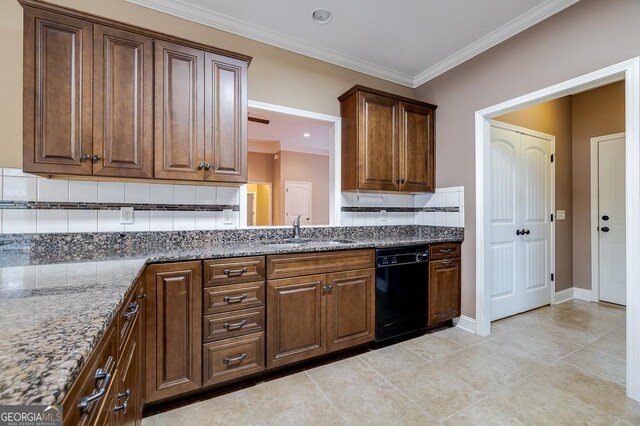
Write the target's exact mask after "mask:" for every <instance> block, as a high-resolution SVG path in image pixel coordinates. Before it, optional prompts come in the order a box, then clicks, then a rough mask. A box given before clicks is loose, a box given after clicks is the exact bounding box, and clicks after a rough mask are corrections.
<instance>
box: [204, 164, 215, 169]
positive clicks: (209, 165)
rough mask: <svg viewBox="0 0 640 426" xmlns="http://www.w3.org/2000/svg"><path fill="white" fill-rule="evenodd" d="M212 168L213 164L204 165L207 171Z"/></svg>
mask: <svg viewBox="0 0 640 426" xmlns="http://www.w3.org/2000/svg"><path fill="white" fill-rule="evenodd" d="M211 167H213V166H212V165H211V163H204V169H205V170H211Z"/></svg>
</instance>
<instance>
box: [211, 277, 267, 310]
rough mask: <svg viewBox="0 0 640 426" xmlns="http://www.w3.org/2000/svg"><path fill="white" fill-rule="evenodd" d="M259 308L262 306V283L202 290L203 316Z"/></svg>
mask: <svg viewBox="0 0 640 426" xmlns="http://www.w3.org/2000/svg"><path fill="white" fill-rule="evenodd" d="M260 306H264V282H256V283H246V284H234V285H227V286H224V287H209V288H205V289H204V313H205V315H208V314H217V313H220V312H229V311H236V310H238V309H244V308H257V307H260Z"/></svg>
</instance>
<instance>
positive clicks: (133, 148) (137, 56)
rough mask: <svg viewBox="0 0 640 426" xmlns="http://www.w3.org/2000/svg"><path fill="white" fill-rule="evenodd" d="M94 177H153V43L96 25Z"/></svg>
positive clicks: (146, 39) (137, 36)
mask: <svg viewBox="0 0 640 426" xmlns="http://www.w3.org/2000/svg"><path fill="white" fill-rule="evenodd" d="M93 31H94V32H93V36H94V44H93V46H94V59H93V107H94V108H93V163H94V164H93V174H94V175H99V176H121V177H138V178H151V177H153V44H152V40H151V39H150V38H148V37H144V36H141V35H138V34H134V33H130V32H127V31H121V30H117V29H115V28H110V27H105V26H102V25H95V26H94V30H93Z"/></svg>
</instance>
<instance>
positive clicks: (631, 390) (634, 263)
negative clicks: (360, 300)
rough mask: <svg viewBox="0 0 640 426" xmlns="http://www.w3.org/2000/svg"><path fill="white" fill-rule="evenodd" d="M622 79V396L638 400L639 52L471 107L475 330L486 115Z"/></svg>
mask: <svg viewBox="0 0 640 426" xmlns="http://www.w3.org/2000/svg"><path fill="white" fill-rule="evenodd" d="M620 80H625V133H626V142H625V151H626V157H625V164H626V171H625V180H626V216H627V235H626V238H627V266H626V269H627V310H626V323H627V338H626V343H627V369H626V374H627V380H626V383H627V396H629V397H630V398H633V399H635V400H639V401H640V262H638V259H640V214H639V213H640V57H635V58H633V59H630V60H628V61H624V62H621V63H619V64H615V65H612V66H609V67H606V68H603V69H601V70H598V71H595V72H591V73H589V74H585V75H583V76H581V77H577V78H574V79H571V80H567V81H565V82H562V83H559V84H556V85H553V86H550V87H547V88H544V89H541V90H538V91H535V92H532V93H529V94H527V95H523V96H520V97H517V98H515V99H511V100H508V101H505V102H502V103H499V104H497V105H493V106H490V107H488V108H484V109H482V110H479V111H476V113H475V167H476V175H475V179H476V188H475V189H476V333H477V334H479V335H481V336H487V335H489V334H490V332H491V321H490V318H491V298H490V288H489V285H485V284H486V283H487V282H488V279H489V276H488V273H489V271H490V263H489V262H490V260H491V259H489V253H490V252H489V247H488V245H489V243H490V241H491V239H490V235H489V233H488V232H489V223H488V221H489V217H490V216H489V214H488V213H489V208H490V205H489V204H488V202H487V201H488V200H490V195H491V193H490V191H491V188H490V186H489V185H488V183H489V182H488V181H489V173H486V170H487V166H488V164H489V159H490V157H489V154H490V152H489V145H490V143H489V141H490V140H491V123H490V121H489V120H490V119H491V118H494V117H497V116H500V115H503V114H507V113H510V112H513V111H516V110H518V109H522V108H525V107H528V106H531V105H534V104H538V103H540V102H545V101H549V100H552V99H557V98H560V97H562V96H567V95H570V94H573V93H577V92H580V91H584V90H589V89H593V88H595V87H599V86H602V85H605V84H609V83H613V82H615V81H620Z"/></svg>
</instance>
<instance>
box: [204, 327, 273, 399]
mask: <svg viewBox="0 0 640 426" xmlns="http://www.w3.org/2000/svg"><path fill="white" fill-rule="evenodd" d="M203 368H204V382H205V383H204V385H205V386H210V385H215V384H218V383H222V382H226V381H227V380H233V379H237V378H239V377H244V376H248V375H250V374H253V373H259V372H261V371H264V333H262V332H261V333H255V334H249V335H246V336H241V337H232V338H229V339H225V340H220V341H218V342H213V343H207V344H206V345H204V362H203Z"/></svg>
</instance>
